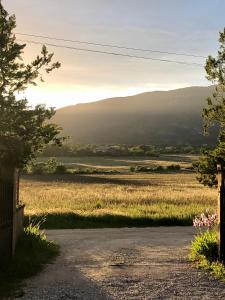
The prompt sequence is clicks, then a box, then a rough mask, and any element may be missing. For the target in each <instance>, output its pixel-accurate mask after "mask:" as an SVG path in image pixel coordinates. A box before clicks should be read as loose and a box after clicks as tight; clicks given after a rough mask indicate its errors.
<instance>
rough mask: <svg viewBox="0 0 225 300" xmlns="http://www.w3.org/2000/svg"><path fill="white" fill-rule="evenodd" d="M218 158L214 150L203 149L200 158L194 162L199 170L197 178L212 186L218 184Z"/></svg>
mask: <svg viewBox="0 0 225 300" xmlns="http://www.w3.org/2000/svg"><path fill="white" fill-rule="evenodd" d="M216 165H217V159H216V157H215V154H214V151H212V150H203V151H202V156H201V157H200V159H199V160H198V161H197V162H195V163H193V167H194V169H195V171H196V172H197V180H198V181H199V182H200V183H202V184H204V185H208V186H210V187H212V186H215V185H217V178H216V173H217V167H216Z"/></svg>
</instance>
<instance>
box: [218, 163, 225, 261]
mask: <svg viewBox="0 0 225 300" xmlns="http://www.w3.org/2000/svg"><path fill="white" fill-rule="evenodd" d="M217 171H218V194H219V195H218V229H219V245H218V255H219V260H220V261H222V262H225V165H224V163H220V164H218V165H217Z"/></svg>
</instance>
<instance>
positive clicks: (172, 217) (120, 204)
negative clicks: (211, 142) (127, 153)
mask: <svg viewBox="0 0 225 300" xmlns="http://www.w3.org/2000/svg"><path fill="white" fill-rule="evenodd" d="M87 160H88V161H89V166H90V165H93V167H96V166H98V167H101V166H102V167H104V166H106V167H109V168H112V167H115V168H117V169H120V170H124V172H121V174H117V175H70V174H68V175H36V176H25V177H24V178H23V179H22V181H21V199H22V200H23V201H24V202H25V204H26V216H27V217H28V216H32V217H37V216H38V217H41V218H42V217H44V216H45V217H46V223H45V227H46V228H91V227H120V226H157V225H191V224H192V218H193V216H195V215H196V214H199V213H201V212H202V211H204V210H206V209H208V208H209V209H215V207H216V203H217V191H216V190H215V189H209V188H207V187H204V186H202V185H200V184H199V183H198V182H197V181H196V179H195V174H194V173H185V172H180V173H166V174H163V173H162V174H158V173H157V174H156V173H154V174H153V173H152V174H143V173H138V174H136V173H135V174H131V173H129V172H128V169H129V168H128V166H129V165H130V164H131V163H134V164H136V161H138V164H142V165H143V164H144V163H145V164H147V162H146V160H145V161H144V160H142V161H140V159H139V158H138V159H137V158H131V159H130V160H129V159H127V158H124V159H121V158H116V159H115V158H114V159H111V160H110V159H107V158H105V159H102V158H101V159H99V158H86V160H85V159H83V158H80V159H79V163H81V162H82V161H83V162H84V164H86V163H87ZM177 160H179V157H174V160H173V161H177ZM180 160H182V162H179V163H183V164H190V161H191V158H190V157H182V158H180ZM152 161H153V163H155V164H156V163H157V164H162V162H164V164H166V163H170V161H171V158H170V160H169V159H167V160H166V159H164V161H163V160H162V159H161V158H160V162H159V160H152ZM63 162H64V163H65V159H64V161H63ZM68 163H70V164H77V163H78V162H77V161H72V159H71V158H68ZM104 164H105V165H104ZM149 164H150V162H149V161H148V165H149ZM126 168H127V169H126Z"/></svg>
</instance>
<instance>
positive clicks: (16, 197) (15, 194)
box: [12, 169, 19, 256]
mask: <svg viewBox="0 0 225 300" xmlns="http://www.w3.org/2000/svg"><path fill="white" fill-rule="evenodd" d="M12 201H13V230H12V256H13V255H14V254H15V248H16V242H17V230H18V229H17V205H18V202H19V170H18V169H14V174H13V199H12Z"/></svg>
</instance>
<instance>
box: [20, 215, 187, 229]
mask: <svg viewBox="0 0 225 300" xmlns="http://www.w3.org/2000/svg"><path fill="white" fill-rule="evenodd" d="M192 219H193V216H188V217H186V218H179V217H157V218H154V217H131V216H123V215H113V214H103V215H93V216H92V215H87V216H84V215H79V214H77V213H73V212H68V213H55V212H51V213H47V214H39V215H33V216H31V217H30V216H26V217H25V225H27V224H28V223H29V222H33V221H34V222H39V221H41V220H44V223H43V224H42V228H44V229H78V228H79V229H88V228H121V227H151V226H191V225H192Z"/></svg>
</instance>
